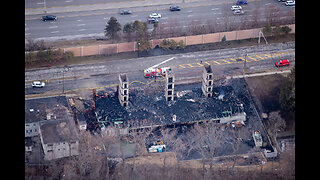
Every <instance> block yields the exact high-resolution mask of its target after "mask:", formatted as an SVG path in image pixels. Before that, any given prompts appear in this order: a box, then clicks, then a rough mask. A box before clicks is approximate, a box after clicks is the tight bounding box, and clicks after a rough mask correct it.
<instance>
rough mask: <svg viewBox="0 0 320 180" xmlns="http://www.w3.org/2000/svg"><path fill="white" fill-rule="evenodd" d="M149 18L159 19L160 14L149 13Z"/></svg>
mask: <svg viewBox="0 0 320 180" xmlns="http://www.w3.org/2000/svg"><path fill="white" fill-rule="evenodd" d="M149 18H161V14H158V13H151V14H150V15H149Z"/></svg>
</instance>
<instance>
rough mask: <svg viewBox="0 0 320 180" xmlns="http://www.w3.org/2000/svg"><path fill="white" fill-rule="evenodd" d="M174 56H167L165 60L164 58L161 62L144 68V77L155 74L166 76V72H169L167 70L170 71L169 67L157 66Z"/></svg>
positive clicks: (155, 75)
mask: <svg viewBox="0 0 320 180" xmlns="http://www.w3.org/2000/svg"><path fill="white" fill-rule="evenodd" d="M173 59H174V57H172V58H169V59H167V60H164V61H162V62H161V63H159V64H156V65H153V66H151V67H149V68H147V69H145V70H144V71H143V75H144V77H146V78H148V77H151V78H153V77H157V76H162V77H165V76H166V73H167V72H169V71H172V70H171V68H170V67H162V68H159V67H158V66H160V65H161V64H164V63H166V62H169V61H171V60H173Z"/></svg>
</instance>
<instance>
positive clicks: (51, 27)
mask: <svg viewBox="0 0 320 180" xmlns="http://www.w3.org/2000/svg"><path fill="white" fill-rule="evenodd" d="M49 28H50V29H53V28H58V26H50V27H49Z"/></svg>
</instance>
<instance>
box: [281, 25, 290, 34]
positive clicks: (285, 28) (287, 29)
mask: <svg viewBox="0 0 320 180" xmlns="http://www.w3.org/2000/svg"><path fill="white" fill-rule="evenodd" d="M290 31H291V28H289V26H283V27H281V32H282V33H284V34H285V35H287V34H289V33H290Z"/></svg>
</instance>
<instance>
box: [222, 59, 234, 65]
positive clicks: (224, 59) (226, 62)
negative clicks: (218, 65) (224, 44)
mask: <svg viewBox="0 0 320 180" xmlns="http://www.w3.org/2000/svg"><path fill="white" fill-rule="evenodd" d="M219 61H224V62H226V63H227V64H232V63H233V62H229V61H227V60H225V59H222V60H219Z"/></svg>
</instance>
